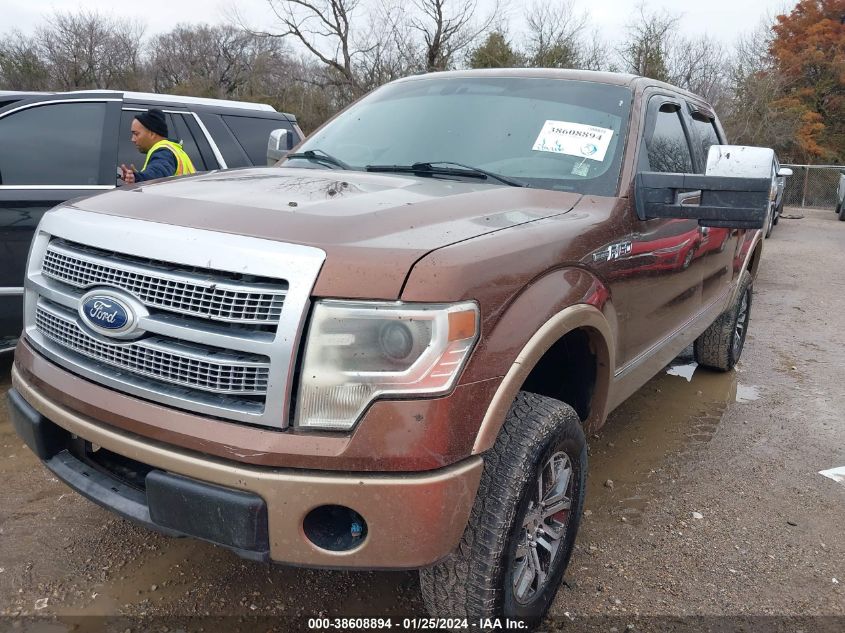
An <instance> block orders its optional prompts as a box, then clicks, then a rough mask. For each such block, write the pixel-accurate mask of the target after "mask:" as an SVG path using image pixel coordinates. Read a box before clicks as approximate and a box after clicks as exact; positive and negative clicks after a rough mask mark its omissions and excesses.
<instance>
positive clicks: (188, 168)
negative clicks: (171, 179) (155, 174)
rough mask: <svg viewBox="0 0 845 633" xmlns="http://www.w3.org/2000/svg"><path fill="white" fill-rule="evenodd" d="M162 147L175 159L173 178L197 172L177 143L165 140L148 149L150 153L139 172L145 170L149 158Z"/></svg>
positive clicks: (189, 158)
mask: <svg viewBox="0 0 845 633" xmlns="http://www.w3.org/2000/svg"><path fill="white" fill-rule="evenodd" d="M162 147H166V148H167V149H169V150H170V151H171V152H173V155H174V156H175V157H176V173H174V174H173V175H174V176H181V175H182V174H193V173H195V172H196V171H197V170H196V168H195V167H194V164H193V163H192V162H191V157H190V156H188V155H187V154H186V153H185V150H183V149H182V146H181V145H179V143H174V142H173V141H168V140H166V139H165V140H163V141H159V142H158V143H156V144H155V145H153V146H152V147H151V148H150V151H148V152H147V160H145V161H144V166H143V167H141V171H144V170H145V169H146V168H147V163H149V162H150V156H152V155H153V152H155V151H156V150H157V149H161V148H162Z"/></svg>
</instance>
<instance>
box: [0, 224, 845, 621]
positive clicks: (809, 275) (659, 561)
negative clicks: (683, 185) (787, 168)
mask: <svg viewBox="0 0 845 633" xmlns="http://www.w3.org/2000/svg"><path fill="white" fill-rule="evenodd" d="M790 213H793V214H798V215H800V214H801V213H803V214H804V218H803V219H793V220H788V219H784V220H783V221H782V222H781V223H780V224H779V225H778V226H777V227H776V228H775V231H774V233H773V236H772V238H771V239H770V240H768V241H767V242H766V245H765V249H764V258H763V263H762V266H761V270H760V275H759V277H758V279H757V281H756V283H755V295H754V302H753V310H752V324H751V329H750V334H749V338H748V342H747V344H746V348H745V351H744V354H743V360H742V362H741V364H740V366H739V367H738V369H737V371H735V372H731V373H729V374H716V373H711V372H707V371H704V370H700V369H699V370H696V371H695V373H694V374H693V376H692V379H691V381H687V379H685V378H683V377H679V376H674V375H669V374H666V373H663V374H661V375H659V376H657V377H655V378H654V379H653V380H652V381H651V382H649V383H648V384H647V385H646V386H644V387H643V388H642V389H641V390H640V391H639V392H637V393H636V394H635V395H634V396H633V397H632V398H631V399H630V400H629V401H628V402H626V403H625V404H624V405H623V406H622V407H621V408H620V409H618V410H617V411H615V412H614V413H613V414H612V416H611V418H610V420H609V421H608V424H607V425H606V426H605V427H604V429H602V431H601V433H600V434H599V435H596V436H593V437H592V438H591V440H590V442H591V455H590V460H591V466H590V483H589V491H588V497H587V511H586V516H585V519H584V521H583V523H582V528H581V533H580V535H579V538H578V544H577V546H576V548H577V549H576V552H575V555H574V556H573V559H572V562H571V564H570V568H569V570H568V572H567V575H566V581H565V584H564V585H563V586H562V587H561V589H560V591H559V592H558V595H557V599H556V600H555V603H554V605H553V607H552V610H551V616H550V618H549V620H548V621H547V622H546V623H545V624H544V626H543V627H542V628H544V629H561V630H566V631H574V630H602V631H614V630H616V631H623V630H626V629H627V630H673V631H681V630H703V629H708V630H746V631H748V630H761V631H762V630H766V631H768V630H789V631H793V632H794V631H798V630H801V631H805V632H807V633H809V632H811V631H817V630H825V631H826V630H830V631H834V630H835V631H842V630H845V590H843V585H842V583H843V582H845V538H843V534H845V530H843V526H845V485H843V484H842V483H836V482H834V481H832V480H830V479H827V478H824V477H822V476H821V475H819V474H818V471H820V470H823V469H828V468H833V467H837V466H845V422H843V416H842V413H841V412H842V410H843V408H845V384H843V382H842V380H841V378H840V375H841V368H842V367H845V354H844V353H843V345H842V343H843V339H842V332H843V331H845V292H843V280H842V278H841V275H840V274H839V272H838V271H841V270H845V254H843V249H842V244H843V239H845V224H842V223H839V222H837V221H836V218H835V217H834V215H833V213H831V212H830V211H801V212H798V211H796V210H792V211H791V212H790ZM677 362H678V363H681V364H682V363H684V362H688V359H683V358H681V359H679V361H677ZM9 364H10V360H9V359H8V358H7V359H0V388H2V389H3V390H4V391H5V389H6V388H7V387H8V384H9ZM0 456H2V460H0V616H2V617H0V631H5V630H15V631H45V632H50V633H54V632H55V633H64V632H66V631H97V630H103V629H104V628H107V629H109V630H115V631H121V632H125V631H127V630H129V631H141V630H143V631H146V630H162V631H164V630H170V631H179V630H206V631H213V630H226V631H235V630H251V631H269V630H293V629H304V628H307V619H308V618H309V617H314V616H328V617H354V616H369V617H388V616H393V617H394V618H401V617H402V616H409V615H410V616H418V617H419V616H422V615H423V614H424V612H423V608H422V604H421V602H420V599H419V595H418V591H419V585H418V581H417V578H416V574H413V573H384V572H380V573H346V572H327V571H312V570H301V569H293V568H288V567H281V566H269V565H259V564H255V563H249V562H245V561H241V560H240V559H238V558H237V557H235V556H234V555H233V554H230V553H229V552H227V551H224V550H222V549H219V548H215V547H213V546H211V545H208V544H205V543H200V542H196V541H191V540H187V539H169V538H165V537H162V536H159V535H157V534H154V533H151V532H148V531H146V530H144V529H143V528H139V527H136V526H134V525H133V524H130V523H128V522H126V521H124V520H122V519H119V518H116V517H115V516H114V515H112V514H110V513H108V512H106V511H104V510H102V509H100V508H98V507H97V506H95V505H93V504H91V503H89V502H88V501H86V500H84V499H83V498H82V497H80V496H78V495H76V494H75V493H72V492H70V491H69V490H68V489H67V488H66V487H65V486H64V485H63V484H61V483H59V482H58V481H56V480H55V479H54V478H53V477H52V476H51V474H50V473H48V472H47V471H46V470H45V469H44V468H43V467H42V466H41V464H40V463H39V462H38V461H37V460H36V459H35V458H34V456H33V455H32V454H31V453H30V452H29V451H28V450H27V449H26V448H24V447H23V446H22V443H21V441H20V440H19V439H18V438H17V437H16V435H15V434H14V432H13V431H12V428H11V424H10V423H9V421H8V419H7V417H6V416H5V411H3V412H2V413H0ZM103 616H105V617H103ZM192 616H206V617H204V618H194V619H189V618H190V617H192ZM784 618H787V619H784ZM788 618H793V619H788ZM719 627H722V628H719ZM738 627H742V628H741V629H740V628H738ZM755 627H757V629H755Z"/></svg>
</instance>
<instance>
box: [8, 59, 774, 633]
mask: <svg viewBox="0 0 845 633" xmlns="http://www.w3.org/2000/svg"><path fill="white" fill-rule="evenodd" d="M724 143H725V138H724V134H723V131H722V128H721V126H720V124H719V121H718V119H717V118H716V115H715V113H714V112H713V110H712V109H711V108H710V106H709V105H708V104H707V103H705V102H704V101H703V100H702V99H701V98H699V97H697V96H695V95H693V94H689V93H686V92H683V91H681V90H678V89H676V88H674V87H672V86H669V85H666V84H662V83H659V82H656V81H652V80H649V79H644V78H641V77H635V76H630V75H617V74H601V73H590V72H574V71H551V70H548V71H547V70H497V71H472V72H451V73H438V74H430V75H424V76H417V77H410V78H407V79H404V80H400V81H397V82H393V83H391V84H388V85H386V86H384V87H382V88H380V89H378V90H376V91H375V92H373V93H371V94H370V95H368V96H366V97H364V98H363V99H361V100H360V101H358V102H357V103H355V104H353V105H352V106H350V107H349V108H348V109H347V110H345V111H344V112H342V113H341V114H340V115H338V116H337V117H335V118H334V119H333V120H331V121H330V122H328V123H327V124H326V125H325V126H323V127H322V128H321V129H320V130H318V131H317V132H315V133H314V134H313V135H312V136H311V137H310V138H309V139H308V140H307V141H306V142H305V143H304V144H302V145H301V146H300V147H299V148H297V149H296V150H295V153H293V154H290V155H288V156H287V159H286V160H285V162H284V163H282V164H281V165H279V166H277V167H275V168H248V169H238V170H228V171H220V172H212V173H208V174H204V175H199V176H194V177H187V178H180V179H173V180H170V181H167V182H157V183H151V184H144V185H141V186H137V187H134V188H129V189H124V190H118V191H114V192H110V193H106V194H103V195H99V196H95V197H92V198H88V199H85V200H82V201H78V202H74V203H67V204H65V205H61V206H60V207H57V208H56V209H54V210H53V211H51V212H49V213H47V214H46V215H45V217H44V219H43V220H42V222H41V224H40V226H39V229H38V231H37V233H36V236H35V239H34V241H33V244H32V247H31V252H30V257H29V263H28V270H27V279H26V292H25V329H24V334H23V336H22V337H21V340H20V343H19V345H18V348H17V351H16V356H15V364H14V368H13V375H12V377H13V389H12V390H11V391H10V392H9V402H10V405H11V409H12V412H13V419H14V422H15V425H16V428H17V431H18V432H19V434H20V435H21V436H22V437H23V438H24V440H25V441H26V442H27V444H28V445H29V446H30V448H31V449H32V450H33V451H34V452H35V453H36V454H37V455H38V456H39V457H40V458H41V459H42V460H43V461H44V464H45V465H46V467H47V468H49V469H50V470H51V471H52V472H53V473H55V475H56V476H57V477H58V478H60V479H61V480H63V481H65V482H67V483H68V484H69V485H70V486H71V487H73V488H74V489H76V490H77V491H79V492H80V493H81V494H83V495H85V496H86V497H88V498H89V499H91V500H92V501H94V502H96V503H98V504H100V505H103V506H105V507H107V508H109V509H111V510H113V511H115V512H117V513H119V514H121V515H123V516H125V517H128V518H130V519H132V520H134V521H137V522H140V523H142V524H145V525H147V526H149V527H151V528H153V529H156V530H158V531H161V532H164V533H166V534H173V535H189V536H193V537H196V538H200V539H204V540H207V541H210V542H213V543H216V544H218V545H221V546H223V547H227V548H229V549H231V550H234V551H235V552H237V553H238V554H240V555H242V556H244V557H247V558H251V559H255V560H260V561H268V560H273V561H278V562H282V563H288V564H293V565H304V566H315V567H323V568H347V569H353V568H354V569H408V568H419V569H421V572H420V576H421V584H422V591H423V595H424V599H425V602H426V605H427V607H428V609H429V610H430V612H431V614H432V615H434V616H443V617H451V618H468V617H471V618H477V617H512V618H521V619H523V620H525V621H526V622H528V623H534V622H536V621H537V620H538V619H539V618H541V617H542V616H543V614H545V612H546V611H547V609H548V607H549V604H550V603H551V601H552V599H553V597H554V594H555V592H556V590H557V587H558V585H559V583H560V581H561V578H562V576H563V573H564V570H565V568H566V566H567V562H568V560H569V558H570V556H571V554H572V549H573V543H574V541H575V536H576V532H577V530H578V524H579V521H580V518H581V511H582V508H583V505H584V493H585V481H586V476H587V441H586V438H587V437H589V435H590V434H591V433H592V432H594V431H595V430H597V429H598V428H599V427H601V425H602V424H603V423H604V421H605V419H606V416H607V414H608V412H609V411H611V410H612V409H613V408H614V407H616V406H617V405H619V404H620V403H621V402H622V401H623V400H624V399H625V398H627V397H628V396H629V395H630V394H631V393H633V392H634V391H635V390H637V389H638V388H639V387H640V386H641V385H643V384H644V383H645V382H646V381H647V380H648V379H649V378H650V377H651V376H653V375H654V374H655V373H657V372H658V371H660V370H661V369H662V368H663V367H664V366H665V365H666V364H667V363H668V362H669V361H671V360H672V359H673V358H674V357H675V356H676V355H677V354H678V353H679V352H680V351H681V350H683V349H684V348H685V347H687V346H688V345H689V344H691V343H694V346H695V355H696V359H697V360H698V362H699V363H700V364H702V365H705V366H708V367H712V368H715V369H718V370H729V369H731V368H732V367H733V365H734V364H735V363H736V361H737V359H738V358H739V355H740V353H741V351H742V346H743V342H744V339H745V333H746V329H747V325H748V319H749V308H750V304H751V284H752V280H753V278H754V274H755V272H756V268H757V266H758V264H759V262H760V252H761V244H762V243H761V241H760V231H759V230H758V229H759V228H760V227H761V226H762V225H763V221H764V217H765V212H766V204H767V200H768V194H769V188H770V184H771V182H770V177H769V176H770V173H769V172H770V170H771V164H772V162H771V154H770V152H771V150H763V149H761V148H743V147H734V146H727V147H725V146H724V145H723V144H724ZM766 152H769V154H768V155H766ZM761 153H762V154H763V157H762V159H760V160H758V161H756V162H755V160H751V159H750V158H749V157H751V158H753V157H755V156H757V157H758V158H759V155H760V154H761ZM767 159H768V162H766V160H767ZM758 163H761V164H762V167H760V166H759V165H758ZM734 165H735V166H736V167H735V168H734V167H733V166H734ZM711 167H712V171H714V172H715V171H719V170H721V171H719V174H718V175H714V174H711V173H710V172H711ZM726 173H727V175H725V174H726Z"/></svg>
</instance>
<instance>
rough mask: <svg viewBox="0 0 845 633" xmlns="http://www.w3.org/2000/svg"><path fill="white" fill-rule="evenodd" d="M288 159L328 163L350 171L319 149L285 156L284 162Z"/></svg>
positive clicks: (342, 163) (339, 161)
mask: <svg viewBox="0 0 845 633" xmlns="http://www.w3.org/2000/svg"><path fill="white" fill-rule="evenodd" d="M317 152H319V153H317ZM290 158H304V159H306V160H311V161H314V162H315V163H328V164H329V165H334V166H335V167H340V168H341V169H352V168H351V167H350V166H349V165H347V164H346V163H344V162H343V161H342V160H340V159H339V158H335V157H334V156H332V155H331V154H329V153H328V152H324V151H323V150H321V149H308V150H305V151H304V152H297V153H296V154H288V155H287V156H285V160H288V159H290Z"/></svg>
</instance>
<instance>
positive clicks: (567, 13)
mask: <svg viewBox="0 0 845 633" xmlns="http://www.w3.org/2000/svg"><path fill="white" fill-rule="evenodd" d="M526 23H527V24H528V51H527V53H528V54H527V57H528V65H529V66H534V67H538V68H580V67H581V63H582V50H583V49H582V44H581V35H582V33H583V31H584V29H585V28H586V26H587V15H586V14H585V13H581V14H576V13H575V9H574V3H573V0H562V1H561V2H559V3H558V4H550V3H548V2H535V3H534V5H533V6H532V7H531V10H530V11H529V13H528V14H527V15H526Z"/></svg>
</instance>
